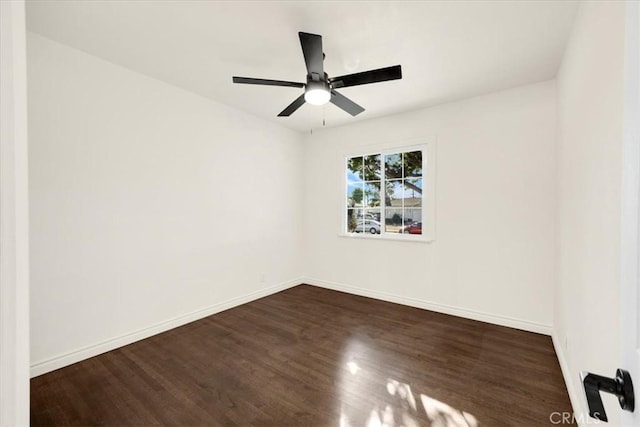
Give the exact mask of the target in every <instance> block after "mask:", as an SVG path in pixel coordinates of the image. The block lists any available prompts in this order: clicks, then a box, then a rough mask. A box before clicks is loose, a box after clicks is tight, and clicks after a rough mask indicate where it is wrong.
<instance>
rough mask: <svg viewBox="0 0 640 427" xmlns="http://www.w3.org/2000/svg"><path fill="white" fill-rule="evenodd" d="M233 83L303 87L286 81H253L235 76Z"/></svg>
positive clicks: (302, 84)
mask: <svg viewBox="0 0 640 427" xmlns="http://www.w3.org/2000/svg"><path fill="white" fill-rule="evenodd" d="M233 82H234V83H244V84H248V85H266V86H289V87H304V83H298V82H287V81H284V80H268V79H253V78H251V77H236V76H233Z"/></svg>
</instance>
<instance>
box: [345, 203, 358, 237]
mask: <svg viewBox="0 0 640 427" xmlns="http://www.w3.org/2000/svg"><path fill="white" fill-rule="evenodd" d="M356 223H357V222H356V212H355V209H347V232H348V233H353V232H354V231H355V229H356Z"/></svg>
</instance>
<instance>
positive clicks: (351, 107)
mask: <svg viewBox="0 0 640 427" xmlns="http://www.w3.org/2000/svg"><path fill="white" fill-rule="evenodd" d="M331 103H332V104H334V105H337V106H338V107H340V108H342V109H343V110H344V111H346V112H347V113H349V114H351V115H352V116H357V115H358V114H360V113H362V112H363V111H364V108H362V107H361V106H359V105H358V104H356V103H355V102H353V101H352V100H350V99H349V98H347V97H346V96H344V95H340V94H339V93H338V92H336V91H335V90H332V91H331Z"/></svg>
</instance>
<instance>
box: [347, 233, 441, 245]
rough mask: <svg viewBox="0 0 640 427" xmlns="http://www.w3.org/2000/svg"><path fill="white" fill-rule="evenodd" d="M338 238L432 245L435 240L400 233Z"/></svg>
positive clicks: (353, 234)
mask: <svg viewBox="0 0 640 427" xmlns="http://www.w3.org/2000/svg"><path fill="white" fill-rule="evenodd" d="M338 237H346V238H347V239H364V240H395V241H400V242H411V243H432V242H433V241H434V240H435V239H434V238H432V237H425V236H423V237H419V238H417V237H412V235H402V234H400V233H398V235H397V236H394V235H393V233H387V234H375V235H372V234H369V233H338Z"/></svg>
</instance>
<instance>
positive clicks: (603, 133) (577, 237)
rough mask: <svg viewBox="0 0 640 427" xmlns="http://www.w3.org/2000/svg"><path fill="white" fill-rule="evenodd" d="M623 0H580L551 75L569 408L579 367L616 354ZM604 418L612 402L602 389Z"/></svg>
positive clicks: (611, 365)
mask: <svg viewBox="0 0 640 427" xmlns="http://www.w3.org/2000/svg"><path fill="white" fill-rule="evenodd" d="M624 9H625V5H624V2H584V3H582V5H581V7H580V10H579V12H578V15H577V17H576V22H575V24H574V29H573V33H572V36H571V39H570V41H569V44H568V46H567V50H566V53H565V55H564V59H563V63H562V66H561V69H560V71H559V74H558V79H557V87H558V135H557V144H558V165H557V170H558V194H557V227H558V233H557V250H558V255H557V258H558V261H557V272H556V273H557V289H556V295H555V316H554V319H555V329H556V337H555V344H556V349H557V352H558V355H559V357H560V360H561V363H562V364H563V370H564V373H565V379H568V382H567V386H568V388H569V393H570V396H571V398H572V403H573V405H574V409H575V410H576V411H578V412H582V411H585V410H586V403H585V401H584V391H583V389H582V385H581V383H580V380H579V372H580V371H582V370H588V371H591V372H595V373H598V374H601V375H606V376H611V375H613V374H614V373H615V369H616V368H617V367H618V366H617V365H618V362H619V356H620V355H619V331H620V328H619V323H618V321H619V319H618V316H619V300H618V298H619V284H620V219H621V209H620V207H621V177H622V174H621V170H622V162H621V160H622V158H621V156H622V153H621V150H622V141H623V105H624V88H623V80H624V31H625V18H624ZM605 399H607V400H608V401H607V402H605V405H606V408H608V409H609V410H608V412H607V414H608V415H609V418H610V424H611V425H619V424H618V417H619V413H620V409H619V405H618V404H617V401H616V400H615V398H614V397H613V396H605Z"/></svg>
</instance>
